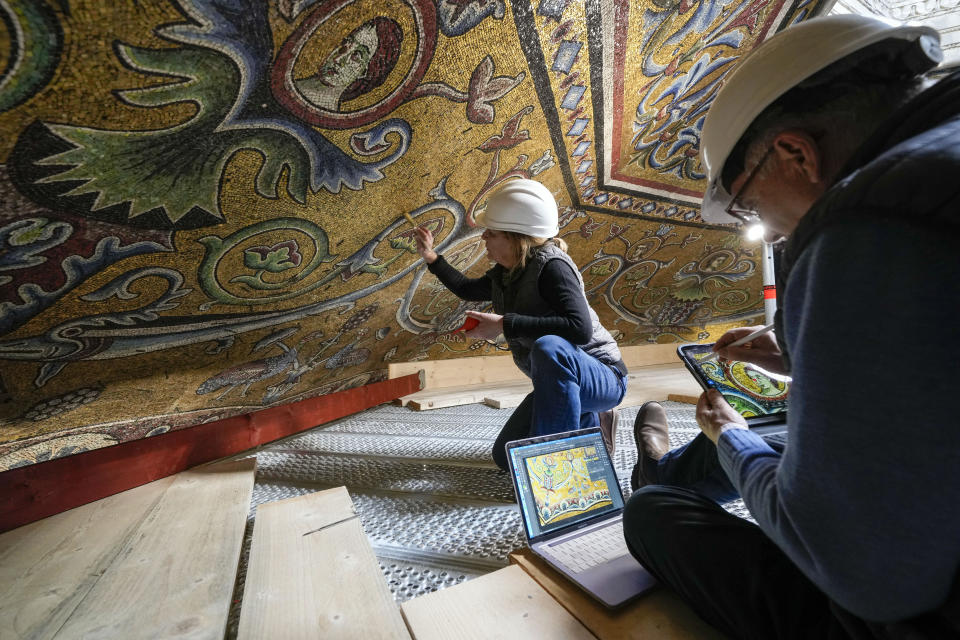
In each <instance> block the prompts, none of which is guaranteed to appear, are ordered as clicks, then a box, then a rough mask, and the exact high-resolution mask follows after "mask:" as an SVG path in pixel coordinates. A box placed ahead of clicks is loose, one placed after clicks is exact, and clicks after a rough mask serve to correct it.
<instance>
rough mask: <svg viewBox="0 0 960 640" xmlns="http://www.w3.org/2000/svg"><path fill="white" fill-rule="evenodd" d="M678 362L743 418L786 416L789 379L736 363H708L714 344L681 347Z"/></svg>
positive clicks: (735, 361) (733, 361) (749, 365)
mask: <svg viewBox="0 0 960 640" xmlns="http://www.w3.org/2000/svg"><path fill="white" fill-rule="evenodd" d="M677 352H678V354H679V355H680V358H681V359H682V360H683V361H684V364H686V365H687V368H688V369H689V370H690V372H691V373H693V375H694V377H696V378H697V381H698V382H699V383H700V384H701V386H703V387H704V388H708V387H714V388H716V389H717V390H718V391H719V392H720V393H721V394H723V397H724V399H725V400H726V401H727V402H729V403H730V406H732V407H733V408H734V409H736V410H737V412H738V413H739V414H740V415H742V416H743V417H744V418H754V417H758V416H768V415H774V414H781V413H786V411H787V395H788V394H789V392H790V381H789V378H785V377H783V376H778V375H776V374H773V373H770V372H769V371H766V370H764V369H761V368H760V367H758V366H756V365H753V364H750V363H749V362H741V361H737V360H726V361H721V360H720V359H719V358H717V359H711V360H707V358H708V357H709V356H710V355H712V354H713V344H695V345H684V346H682V347H680V348H679V349H678V350H677Z"/></svg>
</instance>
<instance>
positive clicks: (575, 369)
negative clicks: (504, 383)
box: [493, 335, 627, 470]
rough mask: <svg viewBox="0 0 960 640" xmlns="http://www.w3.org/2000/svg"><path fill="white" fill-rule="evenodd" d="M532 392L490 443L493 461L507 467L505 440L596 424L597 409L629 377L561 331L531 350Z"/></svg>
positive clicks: (616, 396)
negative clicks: (595, 356)
mask: <svg viewBox="0 0 960 640" xmlns="http://www.w3.org/2000/svg"><path fill="white" fill-rule="evenodd" d="M530 377H531V379H532V380H533V393H530V394H528V395H527V397H526V398H524V399H523V402H521V403H520V406H518V407H517V408H516V409H515V410H514V412H513V414H512V415H511V416H510V418H509V419H508V420H507V423H506V424H505V425H504V427H503V430H501V431H500V435H499V436H497V440H496V442H495V443H494V445H493V461H494V462H496V463H497V466H498V467H500V468H501V469H504V470H506V469H507V468H508V467H507V455H506V449H505V447H506V444H507V443H508V442H512V441H513V440H522V439H523V438H529V437H532V436H541V435H546V434H550V433H560V432H562V431H573V430H575V429H585V428H587V427H596V426H599V424H600V418H599V416H598V415H597V414H598V413H599V412H600V411H606V410H608V409H612V408H614V407H615V406H617V405H618V404H620V401H621V400H623V396H624V394H625V393H626V392H627V379H626V377H625V376H621V375H620V374H619V373H618V372H617V371H615V370H614V369H612V368H611V367H610V366H609V365H606V364H603V363H602V362H600V361H599V360H597V359H596V358H594V357H593V356H591V355H589V354H588V353H587V352H586V351H584V350H583V349H581V348H580V347H578V346H576V345H574V344H572V343H571V342H569V341H567V340H565V339H563V338H561V337H559V336H553V335H548V336H543V337H542V338H539V339H538V340H537V341H536V342H534V343H533V348H532V349H531V350H530Z"/></svg>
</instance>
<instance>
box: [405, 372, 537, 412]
mask: <svg viewBox="0 0 960 640" xmlns="http://www.w3.org/2000/svg"><path fill="white" fill-rule="evenodd" d="M513 390H521V391H522V392H523V393H524V395H526V394H527V393H530V392H531V391H533V383H532V382H530V379H529V378H524V379H523V380H522V381H518V382H515V383H509V382H490V383H486V384H475V385H466V386H457V387H442V388H439V389H427V390H426V391H420V392H417V393H414V394H411V395H409V396H406V397H405V398H404V399H405V400H406V406H408V407H410V408H411V409H414V410H415V411H424V410H427V409H441V408H444V407H457V406H460V405H464V404H473V403H475V402H483V401H484V398H486V397H487V396H488V395H490V394H493V393H499V392H501V391H507V392H510V391H513Z"/></svg>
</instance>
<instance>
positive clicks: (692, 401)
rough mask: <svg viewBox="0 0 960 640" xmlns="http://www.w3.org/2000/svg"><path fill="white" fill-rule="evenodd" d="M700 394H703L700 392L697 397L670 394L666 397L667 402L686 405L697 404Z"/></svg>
mask: <svg viewBox="0 0 960 640" xmlns="http://www.w3.org/2000/svg"><path fill="white" fill-rule="evenodd" d="M702 393H703V392H702V391H701V392H700V394H697V395H693V394H685V393H671V394H670V395H668V396H667V400H669V401H670V402H685V403H687V404H697V402H699V401H700V395H701V394H702Z"/></svg>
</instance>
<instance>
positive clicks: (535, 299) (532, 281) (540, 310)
mask: <svg viewBox="0 0 960 640" xmlns="http://www.w3.org/2000/svg"><path fill="white" fill-rule="evenodd" d="M551 260H563V261H564V262H566V263H567V264H569V265H570V267H571V268H572V269H573V272H574V273H575V274H577V279H578V280H579V281H580V290H581V292H582V291H583V277H581V275H580V270H579V269H578V268H577V265H576V263H575V262H574V261H573V259H572V258H571V257H570V256H568V255H567V254H566V252H565V251H562V250H561V249H560V248H559V247H557V246H556V245H555V244H553V243H552V242H548V243H547V244H545V245H543V246H542V247H540V248H539V249H538V250H536V251H535V252H533V256H531V257H530V258H529V259H528V260H527V266H526V267H524V269H523V271H522V272H521V273H520V275H519V276H517V277H516V278H514V279H513V280H512V281H510V283H509V284H507V285H506V286H504V284H503V274H504V272H505V271H506V270H505V269H504V268H503V267H502V266H500V265H497V266H495V267H494V268H493V269H491V270H490V271H488V272H487V275H488V276H489V277H490V282H491V288H492V289H493V310H494V312H495V313H498V314H500V315H503V314H505V313H517V314H520V315H525V316H537V317H543V316H553V315H557V314H556V312H555V311H554V310H553V309H551V308H550V305H549V304H547V301H546V300H544V299H543V298H542V297H541V296H540V291H539V289H538V287H537V283H538V282H539V280H540V272H541V271H543V267H544V266H546V264H547V263H548V262H549V261H551ZM583 296H584V298H586V293H584V294H583ZM587 309H589V310H590V320H591V322H592V324H593V334H592V335H591V337H590V341H589V342H587V344H581V345H577V346H579V347H580V348H581V349H583V350H584V351H586V352H587V353H589V354H590V355H591V356H593V357H594V358H596V359H597V360H599V361H600V362H603V363H605V364H614V363H616V362H619V361H620V360H621V359H622V357H621V355H620V348H619V347H617V343H616V341H615V340H614V339H613V336H611V335H610V332H609V331H607V330H606V329H604V328H603V325H601V324H600V319H599V318H598V317H597V314H596V312H595V311H594V310H593V308H592V307H591V306H590V305H589V303H588V304H587ZM535 341H536V339H535V338H523V337H518V338H511V339H508V340H507V344H508V345H509V346H510V352H511V353H512V354H513V361H514V362H515V363H516V364H517V366H518V367H520V370H521V371H523V372H524V373H525V374H527V376H529V375H530V349H531V348H532V347H533V343H534V342H535Z"/></svg>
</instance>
